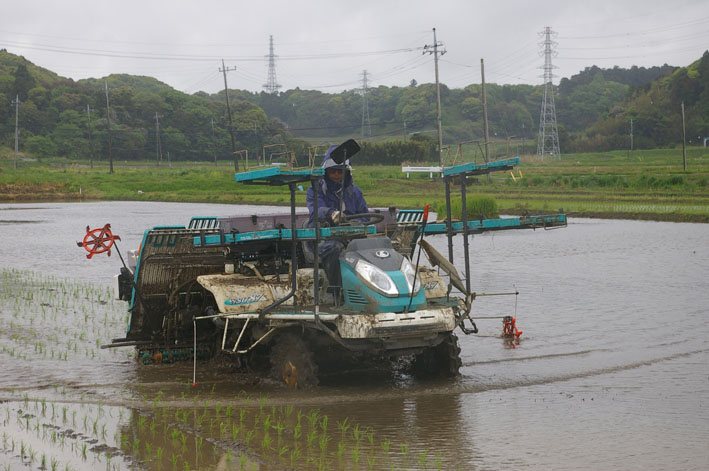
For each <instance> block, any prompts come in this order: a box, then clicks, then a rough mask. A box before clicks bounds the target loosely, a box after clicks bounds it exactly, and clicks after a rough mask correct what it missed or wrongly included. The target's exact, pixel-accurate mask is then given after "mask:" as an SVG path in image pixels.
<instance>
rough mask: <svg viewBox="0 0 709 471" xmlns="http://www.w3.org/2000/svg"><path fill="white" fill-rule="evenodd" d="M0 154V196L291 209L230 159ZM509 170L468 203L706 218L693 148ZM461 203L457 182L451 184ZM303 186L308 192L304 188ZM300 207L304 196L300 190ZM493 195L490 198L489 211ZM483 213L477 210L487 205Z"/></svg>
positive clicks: (377, 171)
mask: <svg viewBox="0 0 709 471" xmlns="http://www.w3.org/2000/svg"><path fill="white" fill-rule="evenodd" d="M11 159H12V154H11V153H9V152H8V151H7V150H5V151H4V152H0V200H1V201H38V200H52V201H59V200H79V199H83V200H92V199H93V200H145V201H185V202H211V203H236V204H239V203H249V204H276V205H279V204H284V205H285V204H288V203H289V201H290V197H289V193H288V189H287V188H286V187H271V186H250V185H243V184H238V183H235V182H234V181H233V174H234V172H233V163H232V162H228V161H221V162H219V163H218V164H217V165H215V164H214V163H204V162H200V163H195V162H174V163H172V165H171V166H168V165H167V164H166V163H163V164H162V165H161V166H160V167H157V166H155V163H154V162H114V169H115V171H114V173H113V174H112V175H109V174H108V165H107V163H106V162H105V161H103V162H102V161H99V162H95V163H94V166H93V168H90V167H89V162H88V161H67V160H59V159H52V160H45V159H43V160H39V161H34V160H21V161H20V162H19V164H18V169H17V170H15V169H14V168H13V167H14V166H13V161H12V160H11ZM521 160H522V164H521V165H520V166H519V167H518V168H516V169H515V170H514V172H512V173H493V174H491V176H490V178H489V179H488V178H487V177H485V176H483V177H479V178H478V179H477V180H475V181H473V182H469V185H468V187H467V193H468V196H469V199H470V200H481V201H482V202H483V204H482V206H480V205H478V206H473V208H474V209H472V210H471V211H472V212H473V213H474V212H475V211H480V212H485V213H486V215H491V214H495V213H496V212H499V213H502V214H519V213H523V212H525V211H529V212H531V213H536V212H540V211H545V212H551V211H556V210H557V209H559V208H563V209H564V210H565V211H567V212H573V213H576V215H577V216H592V217H594V216H595V217H615V218H642V219H654V220H671V221H696V222H709V183H708V181H709V149H706V148H699V147H693V148H690V149H688V152H687V171H684V170H683V162H682V151H681V149H658V150H649V151H635V152H634V154H633V155H632V156H630V155H629V154H628V152H626V151H618V152H606V153H593V154H571V155H563V156H562V158H561V159H560V160H550V159H548V158H545V159H541V158H539V157H537V156H522V157H521ZM353 174H354V178H355V182H356V183H357V184H358V185H359V186H360V187H361V188H362V190H363V191H364V193H365V196H366V198H367V202H368V203H369V205H370V206H372V207H388V206H396V207H400V208H415V207H423V205H425V204H426V203H431V204H432V205H433V206H434V207H437V208H442V207H444V206H443V202H444V184H443V182H442V180H441V179H440V178H438V177H437V176H434V178H433V179H431V178H429V174H428V173H425V174H412V175H411V176H410V178H408V179H407V178H406V174H404V173H402V171H401V168H400V167H393V166H357V165H356V160H355V161H354V171H353ZM452 188H453V199H454V201H455V200H458V201H459V200H460V186H459V183H455V184H454V185H453V186H452ZM304 189H305V188H304ZM296 197H297V202H298V204H299V205H305V192H304V191H298V192H297V195H296ZM489 199H492V200H494V202H493V205H492V207H491V205H490V204H489ZM483 207H484V209H480V208H483Z"/></svg>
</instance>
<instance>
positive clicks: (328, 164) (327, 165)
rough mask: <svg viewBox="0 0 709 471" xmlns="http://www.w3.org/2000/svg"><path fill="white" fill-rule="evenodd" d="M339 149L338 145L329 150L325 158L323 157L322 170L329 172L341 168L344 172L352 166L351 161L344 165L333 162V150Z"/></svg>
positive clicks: (348, 160)
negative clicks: (328, 170)
mask: <svg viewBox="0 0 709 471" xmlns="http://www.w3.org/2000/svg"><path fill="white" fill-rule="evenodd" d="M335 149H337V146H336V145H332V146H330V148H329V149H328V150H327V152H326V153H325V157H323V161H322V168H323V169H325V170H327V169H328V168H341V169H342V170H347V168H349V166H350V159H347V160H345V162H344V163H343V164H338V163H337V162H335V161H334V160H332V156H331V155H330V154H331V153H332V151H333V150H335Z"/></svg>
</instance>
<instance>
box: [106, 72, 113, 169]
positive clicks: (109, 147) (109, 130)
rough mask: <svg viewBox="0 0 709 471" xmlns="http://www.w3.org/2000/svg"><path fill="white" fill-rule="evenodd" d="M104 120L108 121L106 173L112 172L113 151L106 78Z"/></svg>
mask: <svg viewBox="0 0 709 471" xmlns="http://www.w3.org/2000/svg"><path fill="white" fill-rule="evenodd" d="M106 122H107V123H108V173H109V174H113V153H112V149H111V144H112V143H111V141H112V137H111V105H110V103H109V101H108V80H106Z"/></svg>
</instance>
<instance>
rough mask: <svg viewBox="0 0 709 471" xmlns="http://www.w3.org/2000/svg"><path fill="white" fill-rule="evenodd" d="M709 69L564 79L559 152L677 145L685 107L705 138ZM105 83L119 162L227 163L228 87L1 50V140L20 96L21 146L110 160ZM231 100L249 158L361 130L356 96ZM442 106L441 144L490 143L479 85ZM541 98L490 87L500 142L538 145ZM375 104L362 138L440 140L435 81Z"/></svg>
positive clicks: (532, 88)
mask: <svg viewBox="0 0 709 471" xmlns="http://www.w3.org/2000/svg"><path fill="white" fill-rule="evenodd" d="M708 67H709V59H708V55H707V54H706V53H705V55H704V57H702V59H700V60H698V61H697V62H696V63H694V64H692V65H691V66H690V67H687V68H675V67H671V66H668V65H664V66H662V67H652V68H649V69H646V68H642V67H633V68H631V69H620V68H613V69H599V68H597V67H589V68H587V69H585V70H584V71H582V72H581V73H579V74H577V75H574V76H572V77H570V78H564V79H562V80H561V82H560V85H559V87H558V96H557V102H556V104H557V107H556V109H557V118H558V119H557V121H558V123H559V133H560V138H561V147H562V152H573V151H577V150H605V149H609V148H625V147H626V146H627V143H626V141H627V136H628V133H629V129H628V125H629V120H630V119H633V120H634V126H635V130H636V131H635V133H636V136H638V138H637V139H636V147H655V146H664V145H672V144H675V143H677V142H678V139H677V135H676V132H675V131H676V129H677V122H676V117H677V115H678V113H679V103H680V102H682V101H684V103H685V105H686V107H687V116H688V135H708V134H709V129H707V123H708V122H709V116H707V113H709V106H707V105H708V104H709V103H708V100H709V98H708V96H707V95H708V94H709V92H707V90H709V88H708V87H707V82H708V81H709V72H707V68H708ZM444 82H445V78H444ZM106 83H108V88H109V101H110V110H111V119H110V121H111V126H112V130H113V146H112V149H113V155H114V158H117V159H120V160H131V159H147V158H151V159H154V158H158V155H159V151H158V144H159V149H160V151H162V156H163V159H166V158H167V153H168V152H169V153H170V156H171V158H173V159H178V160H180V159H188V160H212V159H214V158H215V157H216V158H219V159H229V158H231V142H230V136H229V132H228V129H229V125H228V122H229V120H228V115H227V109H226V100H225V95H224V92H223V91H222V92H220V93H215V94H207V93H204V92H198V93H195V94H193V95H188V94H185V93H182V92H180V91H177V90H175V89H173V88H172V87H170V86H168V85H166V84H164V83H162V82H160V81H158V80H156V79H154V78H151V77H141V76H131V75H111V76H109V77H107V78H101V79H87V80H79V81H73V80H71V79H67V78H63V77H60V76H58V75H57V74H55V73H54V72H51V71H49V70H46V69H43V68H41V67H38V66H36V65H34V64H32V63H31V62H29V61H27V60H26V59H24V58H23V57H21V56H17V55H14V54H11V53H9V52H8V51H6V50H0V104H2V105H1V106H0V145H2V146H7V147H12V145H13V140H14V130H15V126H14V124H15V123H14V118H15V113H14V112H15V107H14V105H13V104H12V102H13V101H14V99H15V97H16V96H18V97H19V99H20V102H21V104H20V106H19V123H20V149H21V150H22V151H26V152H29V153H33V154H35V155H38V156H55V155H56V156H67V157H87V156H89V155H92V154H93V155H95V156H97V157H98V156H105V155H107V150H108V149H107V146H108V144H107V143H108V138H107V129H108V120H107V119H106ZM229 94H230V98H231V103H232V113H233V121H234V123H233V130H234V135H235V140H236V147H237V150H242V149H247V150H248V151H249V153H250V155H252V156H253V155H256V154H258V153H260V152H261V150H262V149H263V146H265V145H268V144H274V143H282V144H286V145H288V147H289V150H292V151H294V152H296V154H297V155H300V156H302V155H306V154H307V151H306V147H307V143H306V142H305V141H303V140H301V139H298V138H308V139H309V140H310V141H311V142H318V143H320V142H325V141H335V140H337V139H340V138H342V137H350V136H355V137H358V136H360V133H361V132H362V127H361V124H362V103H363V101H362V96H361V94H360V93H359V91H357V90H350V91H344V92H341V93H334V94H329V93H323V92H319V91H312V90H301V89H298V88H296V89H293V90H287V91H285V92H281V93H279V94H267V93H264V92H261V93H251V92H248V91H243V90H230V92H229ZM441 99H442V106H443V131H444V144H450V145H455V144H456V143H458V142H461V141H466V140H471V139H479V138H481V137H482V134H483V132H482V130H483V125H482V101H481V86H480V85H479V84H472V85H469V86H467V87H465V88H462V89H450V88H448V87H447V86H446V85H445V83H442V84H441ZM541 99H542V87H541V85H497V84H488V85H487V102H488V117H489V121H490V134H491V136H493V137H494V138H496V139H497V140H500V141H503V142H504V140H505V139H506V138H507V137H508V136H516V138H517V139H522V138H524V139H526V140H527V141H528V144H527V146H528V150H529V149H532V146H533V145H534V144H533V140H534V139H535V137H536V134H537V130H538V126H539V123H538V119H539V110H540V106H541ZM367 101H368V108H369V118H370V119H369V122H370V125H371V135H372V137H371V139H370V138H369V137H367V138H366V139H365V141H370V142H372V141H379V140H383V139H389V140H391V139H398V140H403V139H404V137H405V136H407V135H408V136H412V135H413V134H417V133H418V137H417V139H415V141H417V142H422V141H423V142H430V141H433V139H429V136H430V137H431V138H432V137H433V136H435V122H436V121H435V117H436V100H435V87H434V85H433V84H430V83H426V84H417V83H415V82H414V81H412V82H411V83H409V84H408V85H406V86H401V87H385V86H380V87H376V88H371V89H369V90H368V96H367ZM158 123H159V126H160V127H159V130H160V133H159V134H157V129H158V127H157V125H158ZM158 137H159V139H158ZM407 140H408V138H407ZM405 152H408V151H405V150H402V151H401V154H402V155H403V154H404V153H405ZM397 158H398V157H397ZM424 158H425V156H424Z"/></svg>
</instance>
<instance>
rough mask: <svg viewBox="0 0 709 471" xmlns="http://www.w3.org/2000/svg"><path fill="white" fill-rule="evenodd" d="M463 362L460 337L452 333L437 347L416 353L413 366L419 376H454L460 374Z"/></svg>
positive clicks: (414, 371)
mask: <svg viewBox="0 0 709 471" xmlns="http://www.w3.org/2000/svg"><path fill="white" fill-rule="evenodd" d="M462 364H463V362H462V361H461V360H460V346H459V345H458V337H457V336H456V335H455V334H454V333H450V334H448V335H447V336H446V337H445V338H444V339H443V341H442V342H441V343H439V344H438V345H436V346H435V347H431V348H427V349H426V350H424V351H423V352H421V353H419V354H418V355H416V356H415V357H414V360H413V363H412V365H411V366H412V370H413V373H414V374H415V375H417V376H444V377H447V378H452V377H454V376H457V375H458V374H459V371H460V367H461V366H462Z"/></svg>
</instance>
